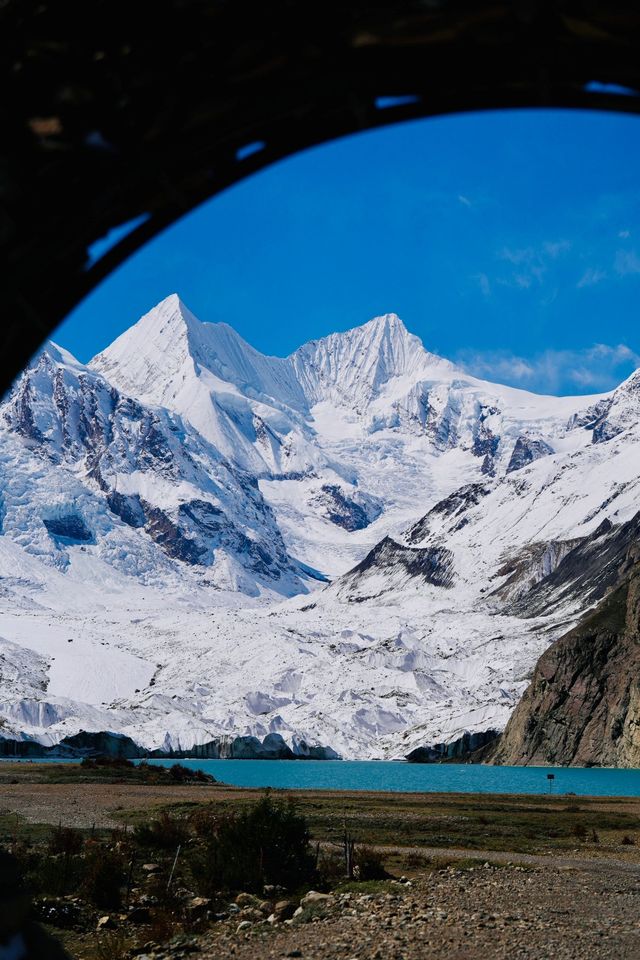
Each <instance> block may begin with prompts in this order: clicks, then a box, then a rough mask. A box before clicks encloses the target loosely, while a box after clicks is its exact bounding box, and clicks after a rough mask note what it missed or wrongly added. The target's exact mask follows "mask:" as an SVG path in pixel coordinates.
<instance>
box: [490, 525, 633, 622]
mask: <svg viewBox="0 0 640 960" xmlns="http://www.w3.org/2000/svg"><path fill="white" fill-rule="evenodd" d="M639 540H640V513H637V514H636V516H635V517H633V518H632V519H631V520H629V521H628V522H627V523H623V524H620V525H618V526H616V527H614V526H612V525H611V523H610V522H609V521H604V522H603V523H601V524H600V526H599V527H598V528H597V529H596V530H595V531H594V533H592V534H591V535H590V536H588V537H584V538H582V539H580V540H577V541H571V542H569V543H567V544H564V545H563V544H561V543H556V544H547V545H545V546H546V549H547V551H548V550H549V549H550V548H551V547H555V551H556V553H557V556H558V558H559V562H558V563H557V564H555V565H553V564H552V569H551V571H550V572H549V573H548V574H547V575H546V576H542V577H540V578H539V579H538V581H537V582H535V583H533V585H532V586H531V587H529V588H526V589H525V590H524V591H522V592H520V593H519V595H518V596H517V597H516V599H514V600H512V601H511V602H510V604H509V607H510V610H511V611H512V612H513V613H515V614H516V615H518V616H538V615H540V614H544V613H545V612H546V611H548V610H551V609H553V608H555V607H557V606H558V605H560V604H563V603H570V602H573V601H574V600H579V601H580V603H581V604H583V605H585V606H588V605H589V604H591V603H595V602H596V601H598V600H600V599H602V597H604V595H605V593H606V592H607V591H608V590H610V589H611V588H612V587H613V586H614V585H615V584H617V583H618V582H619V579H620V576H621V574H622V573H623V572H624V570H625V568H626V566H627V565H628V554H629V550H630V548H631V547H632V546H633V545H634V544H635V543H636V542H638V541H639ZM519 560H520V561H521V562H522V563H524V564H525V566H526V558H525V557H521V558H519ZM519 560H518V559H516V561H514V562H513V563H512V572H511V576H510V578H509V580H507V582H506V584H503V586H502V587H501V588H499V590H498V591H497V594H496V595H497V596H503V597H504V595H505V592H507V593H508V590H509V589H510V588H513V586H514V584H515V582H516V581H517V579H518V578H523V579H524V578H525V575H526V571H525V569H524V567H523V566H522V565H521V564H520V563H519ZM508 572H510V568H509V567H508V566H505V567H503V568H502V569H501V570H500V571H498V574H499V575H503V574H504V573H508Z"/></svg>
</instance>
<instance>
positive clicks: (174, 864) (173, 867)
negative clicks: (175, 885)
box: [167, 843, 182, 893]
mask: <svg viewBox="0 0 640 960" xmlns="http://www.w3.org/2000/svg"><path fill="white" fill-rule="evenodd" d="M181 847H182V844H181V843H179V844H178V849H177V850H176V855H175V858H174V861H173V866H172V867H171V873H170V874H169V879H168V880H167V893H168V892H169V887H170V886H171V881H172V880H173V871H174V870H175V869H176V863H177V862H178V857H179V856H180V848H181Z"/></svg>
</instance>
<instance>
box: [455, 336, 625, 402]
mask: <svg viewBox="0 0 640 960" xmlns="http://www.w3.org/2000/svg"><path fill="white" fill-rule="evenodd" d="M457 361H458V363H459V364H460V366H462V367H463V368H464V369H465V370H467V371H468V372H469V373H472V374H474V375H475V376H477V377H482V378H484V379H487V380H492V381H493V382H494V383H507V384H510V385H511V386H515V387H523V388H524V389H527V390H534V391H536V392H537V393H550V394H555V393H560V392H567V390H569V391H570V390H575V392H576V393H588V392H591V393H600V392H603V391H606V390H612V389H613V388H614V387H616V386H617V385H618V384H619V383H620V382H621V381H622V380H624V379H625V378H626V377H627V376H629V374H630V373H631V372H632V371H633V370H634V369H635V368H637V367H640V353H637V352H636V351H635V350H632V349H631V347H629V346H627V345H626V344H624V343H620V344H616V345H610V344H606V343H596V344H594V345H593V346H592V347H588V348H585V349H583V350H545V351H544V352H542V353H539V354H536V355H535V356H533V357H521V356H518V355H517V354H512V353H509V352H507V351H489V352H475V353H474V352H468V351H467V352H464V353H462V354H460V355H459V356H458V358H457Z"/></svg>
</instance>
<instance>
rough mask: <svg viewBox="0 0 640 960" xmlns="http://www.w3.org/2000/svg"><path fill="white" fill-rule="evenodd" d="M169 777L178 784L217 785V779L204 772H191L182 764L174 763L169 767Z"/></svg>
mask: <svg viewBox="0 0 640 960" xmlns="http://www.w3.org/2000/svg"><path fill="white" fill-rule="evenodd" d="M169 776H170V777H171V779H172V780H174V781H175V782H176V783H216V780H215V777H212V776H211V775H210V774H208V773H205V772H204V771H203V770H191V769H190V768H189V767H185V766H184V765H183V764H182V763H174V764H173V766H172V767H169Z"/></svg>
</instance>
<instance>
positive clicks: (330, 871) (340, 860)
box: [317, 849, 347, 884]
mask: <svg viewBox="0 0 640 960" xmlns="http://www.w3.org/2000/svg"><path fill="white" fill-rule="evenodd" d="M317 869H318V873H319V875H320V877H321V879H322V881H323V882H324V883H327V884H332V883H335V882H336V881H337V880H344V878H345V876H346V872H347V870H346V864H345V860H344V853H341V852H340V851H339V850H326V849H325V850H319V851H318V857H317Z"/></svg>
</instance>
